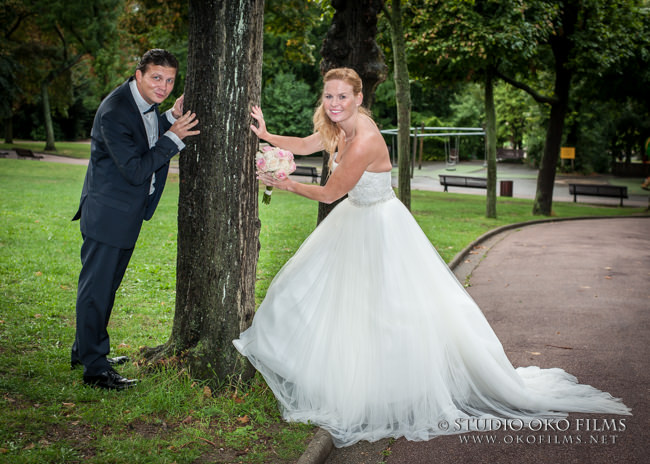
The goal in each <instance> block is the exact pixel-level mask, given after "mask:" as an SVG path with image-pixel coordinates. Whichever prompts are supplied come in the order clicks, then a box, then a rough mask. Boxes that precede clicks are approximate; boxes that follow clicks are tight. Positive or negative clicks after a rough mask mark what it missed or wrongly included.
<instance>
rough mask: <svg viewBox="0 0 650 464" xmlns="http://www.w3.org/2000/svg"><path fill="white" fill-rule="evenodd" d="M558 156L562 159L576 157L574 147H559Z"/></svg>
mask: <svg viewBox="0 0 650 464" xmlns="http://www.w3.org/2000/svg"><path fill="white" fill-rule="evenodd" d="M560 158H562V159H567V160H568V159H571V160H572V159H576V149H575V148H574V147H562V148H561V149H560Z"/></svg>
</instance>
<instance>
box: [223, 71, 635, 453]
mask: <svg viewBox="0 0 650 464" xmlns="http://www.w3.org/2000/svg"><path fill="white" fill-rule="evenodd" d="M361 102H362V94H361V80H360V79H359V77H358V75H357V74H356V73H355V72H354V71H352V70H350V69H347V68H340V69H334V70H331V71H329V72H328V73H327V74H326V75H325V78H324V90H323V95H322V98H321V105H320V106H319V108H318V109H317V110H316V113H315V116H314V126H315V132H314V134H312V135H311V136H309V137H306V138H297V137H285V136H279V135H274V134H270V133H269V132H268V131H267V130H266V125H265V123H264V118H263V115H262V111H261V109H260V108H259V107H254V108H253V111H252V116H253V118H255V120H256V121H257V122H258V126H252V127H251V128H252V130H253V131H254V132H255V133H256V134H257V135H258V137H260V138H261V139H263V140H266V141H268V142H269V143H271V144H273V145H276V146H279V147H281V148H284V149H287V150H290V151H292V152H294V153H296V154H311V153H314V152H317V151H320V150H323V149H325V150H327V151H328V152H330V153H332V154H334V156H335V157H336V159H335V163H334V165H333V166H332V167H333V173H332V175H331V176H330V178H329V179H328V181H327V184H326V185H325V186H318V185H306V184H300V183H298V182H294V181H292V180H284V181H278V180H275V179H273V178H271V177H269V176H267V175H262V174H260V178H261V179H262V181H263V182H264V183H266V184H267V185H272V186H273V187H275V188H280V189H284V190H288V191H292V192H295V193H297V194H299V195H302V196H305V197H307V198H310V199H313V200H317V201H321V202H326V203H331V202H333V201H335V200H337V199H339V198H341V197H342V196H344V195H345V194H346V193H347V194H348V198H347V199H345V200H344V201H342V202H341V203H340V204H339V205H337V206H336V207H335V208H334V210H333V211H332V212H331V213H330V214H329V216H328V217H327V218H326V219H325V220H324V221H323V222H322V223H321V224H320V225H319V226H318V227H317V228H316V230H314V232H313V233H312V234H311V235H310V236H309V237H308V238H307V239H306V240H305V242H304V243H303V244H302V246H301V247H300V249H299V250H298V251H297V252H296V254H295V255H294V256H293V257H292V258H291V259H290V260H289V261H288V262H287V263H286V265H285V266H284V267H283V268H282V269H281V270H280V272H279V273H278V274H277V276H276V277H275V279H274V280H273V282H272V284H271V286H270V287H269V289H268V291H267V294H266V298H265V299H264V301H263V302H262V304H261V306H260V307H259V309H258V311H257V313H256V315H255V317H254V320H253V324H252V326H251V327H250V328H249V329H248V330H246V331H245V332H243V333H242V334H241V335H240V338H239V339H237V340H235V341H234V342H233V343H234V344H235V346H236V347H237V349H238V350H239V351H240V352H241V353H242V354H243V355H245V356H246V357H248V359H249V360H250V361H251V363H252V364H253V365H254V366H255V368H256V369H257V370H258V371H259V372H260V373H261V374H262V375H263V376H264V378H265V379H266V381H267V383H268V385H269V386H270V388H271V389H272V390H273V392H274V394H275V396H276V397H277V399H278V401H279V403H280V406H281V409H282V412H283V416H284V417H285V419H287V420H290V421H299V422H311V423H313V424H317V425H319V426H321V427H322V428H324V429H326V430H327V431H329V432H330V434H331V435H332V438H333V440H334V444H335V445H336V446H338V447H341V446H347V445H351V444H353V443H355V442H357V441H359V440H368V441H375V440H378V439H381V438H385V437H395V438H397V437H401V436H404V437H405V438H407V439H409V440H428V439H430V438H432V437H435V436H437V435H442V434H449V433H459V432H465V431H468V430H472V429H474V430H484V429H485V428H484V425H481V421H480V420H474V419H493V418H511V419H514V420H519V421H521V423H524V424H525V423H527V422H528V421H531V420H541V419H542V418H561V417H564V416H566V413H567V412H593V413H612V414H630V410H629V409H628V408H627V407H626V406H625V405H624V404H623V403H622V402H621V401H620V400H619V399H616V398H613V397H612V396H611V395H610V394H609V393H605V392H601V391H599V390H597V389H595V388H593V387H591V386H589V385H581V384H579V383H577V380H576V378H575V377H573V376H572V375H570V374H568V373H566V372H565V371H563V370H562V369H540V368H538V367H525V368H518V369H515V368H514V367H513V366H512V365H511V363H510V361H508V358H507V357H506V355H505V353H504V350H503V347H502V346H501V343H500V342H499V340H498V338H497V337H496V335H495V334H494V332H493V331H492V329H491V327H490V325H489V324H488V322H487V321H486V319H485V317H484V315H483V313H482V312H481V310H480V309H479V307H478V306H477V305H476V303H475V302H474V301H473V300H472V298H471V297H470V296H469V294H468V293H467V292H466V291H465V289H464V288H463V286H462V285H461V284H460V283H459V282H458V281H457V280H456V278H455V276H454V275H453V274H452V272H451V271H450V270H449V268H448V267H447V265H446V264H445V262H444V261H443V260H442V259H441V258H440V256H439V255H438V253H437V252H436V250H435V248H434V247H433V246H432V245H431V243H430V242H429V240H428V239H427V237H426V236H425V234H424V232H423V231H422V230H421V229H420V227H419V226H418V224H417V223H416V221H415V220H414V218H413V217H412V216H411V214H410V213H409V212H408V210H407V209H406V208H405V207H404V205H403V204H402V203H401V202H400V201H399V200H398V199H397V198H396V197H395V194H394V192H393V189H392V187H391V174H390V170H391V162H390V158H389V155H388V150H387V148H386V144H385V143H384V140H383V137H382V136H381V134H380V132H379V130H378V128H377V126H376V125H375V123H374V122H373V121H372V119H371V118H370V116H369V114H368V113H367V112H366V111H365V110H364V109H363V108H362V107H361V106H360V105H361ZM335 150H338V152H337V153H335Z"/></svg>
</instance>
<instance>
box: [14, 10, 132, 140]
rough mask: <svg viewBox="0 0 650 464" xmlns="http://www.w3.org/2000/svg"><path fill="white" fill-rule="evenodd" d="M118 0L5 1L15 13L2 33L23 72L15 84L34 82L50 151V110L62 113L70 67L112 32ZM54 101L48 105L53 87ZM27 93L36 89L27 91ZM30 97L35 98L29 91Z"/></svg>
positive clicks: (67, 98)
mask: <svg viewBox="0 0 650 464" xmlns="http://www.w3.org/2000/svg"><path fill="white" fill-rule="evenodd" d="M122 3H123V2H122V0H98V1H94V2H88V1H85V0H66V1H62V0H59V1H52V0H34V1H17V0H12V1H11V2H8V4H7V6H9V7H11V8H12V9H13V11H15V12H17V14H16V16H15V18H13V19H14V20H15V23H12V25H11V27H10V28H9V29H8V30H7V32H6V33H5V39H6V40H7V41H9V42H11V43H12V45H13V49H14V50H15V52H16V55H15V61H16V62H19V63H20V64H21V65H22V66H21V69H23V70H25V72H23V73H19V78H18V79H16V82H20V85H21V86H23V88H22V89H21V90H23V91H24V90H25V88H29V84H30V83H34V81H35V80H38V84H37V87H38V91H37V92H38V94H39V95H40V100H41V105H42V108H43V120H44V124H45V129H46V144H45V149H46V150H55V148H56V147H55V142H54V128H53V124H52V111H53V107H54V106H56V107H57V108H58V109H59V111H61V112H65V111H66V109H67V107H68V105H69V104H70V101H71V96H72V93H71V92H70V87H71V85H70V75H71V69H72V68H73V67H74V66H76V65H77V64H78V63H79V62H80V61H81V60H82V59H84V58H85V57H92V56H93V55H94V54H96V53H97V52H98V51H99V50H101V49H102V47H104V46H106V44H107V42H109V41H111V40H112V39H113V38H114V37H115V35H116V32H115V30H116V28H115V26H116V22H117V12H118V11H119V9H120V6H121V5H122ZM23 77H25V80H23ZM53 88H55V89H56V92H55V95H56V97H57V98H56V100H55V102H54V103H55V104H54V105H53V104H52V98H51V97H52V92H51V91H52V89H53ZM30 91H31V92H32V93H36V91H35V90H32V89H30ZM32 98H35V97H34V96H33V95H32Z"/></svg>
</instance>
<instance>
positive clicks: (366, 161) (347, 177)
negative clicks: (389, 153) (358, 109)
mask: <svg viewBox="0 0 650 464" xmlns="http://www.w3.org/2000/svg"><path fill="white" fill-rule="evenodd" d="M382 141H383V140H382ZM369 142H370V141H369V140H368V138H365V140H364V138H363V137H359V136H357V140H355V143H352V144H350V145H349V146H348V147H347V148H346V149H345V151H344V153H343V156H342V158H343V159H342V160H341V163H340V164H339V165H338V166H337V168H336V169H335V170H334V172H333V173H332V174H331V175H330V177H329V179H327V183H326V184H325V185H324V186H320V185H313V184H302V183H300V182H296V181H294V180H292V179H284V180H278V179H275V178H274V177H273V176H272V175H270V174H264V173H258V179H260V180H262V182H264V184H266V185H269V186H272V187H274V188H275V187H277V188H279V189H280V190H287V191H289V192H293V193H296V194H298V195H301V196H303V197H306V198H309V199H310V200H316V201H319V202H321V203H327V204H330V203H333V202H335V201H336V200H338V199H339V198H341V197H342V196H343V195H345V194H346V193H348V192H349V191H350V190H352V188H353V187H354V186H355V185H356V184H357V182H359V179H360V178H361V176H362V175H363V172H364V171H365V170H366V168H367V167H368V166H369V165H370V164H371V163H372V161H373V160H374V159H375V157H376V155H375V154H374V153H376V152H373V150H372V142H370V143H369ZM369 144H370V145H371V146H370V147H369ZM369 148H370V149H369Z"/></svg>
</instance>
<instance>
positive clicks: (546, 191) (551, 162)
mask: <svg viewBox="0 0 650 464" xmlns="http://www.w3.org/2000/svg"><path fill="white" fill-rule="evenodd" d="M577 20H578V12H577V9H576V5H573V4H572V3H571V2H567V3H566V4H565V8H564V10H563V17H562V28H561V29H560V31H561V33H559V34H557V35H554V36H552V37H551V38H550V39H549V42H550V45H551V50H552V51H553V56H554V58H555V83H554V88H553V91H554V92H553V93H554V96H555V98H554V99H553V100H552V102H551V114H550V119H549V123H548V128H547V130H546V141H545V143H544V153H543V155H542V159H541V163H540V168H539V174H538V175H537V192H536V194H535V202H534V204H533V214H536V215H544V216H550V215H551V212H552V207H553V187H554V184H555V171H556V169H557V162H558V158H559V156H560V148H561V147H562V133H563V131H564V120H565V118H566V114H567V111H568V107H569V90H570V88H571V76H572V73H571V71H570V70H569V69H568V63H569V56H570V52H571V48H572V46H573V44H572V42H571V40H570V39H569V38H570V37H571V36H572V35H573V33H574V30H575V25H576V21H577Z"/></svg>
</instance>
